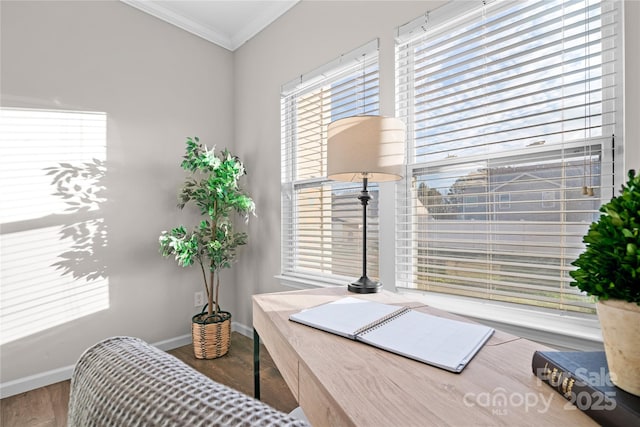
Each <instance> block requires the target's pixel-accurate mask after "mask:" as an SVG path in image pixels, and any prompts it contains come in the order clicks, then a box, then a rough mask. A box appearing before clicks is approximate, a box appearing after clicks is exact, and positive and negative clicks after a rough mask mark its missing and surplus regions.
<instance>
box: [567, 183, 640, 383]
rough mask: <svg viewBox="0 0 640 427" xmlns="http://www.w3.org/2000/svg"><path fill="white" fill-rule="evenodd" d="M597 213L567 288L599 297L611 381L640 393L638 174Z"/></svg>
mask: <svg viewBox="0 0 640 427" xmlns="http://www.w3.org/2000/svg"><path fill="white" fill-rule="evenodd" d="M600 211H601V212H602V215H601V216H600V218H599V219H598V221H596V222H594V223H592V224H591V226H590V227H589V231H588V233H587V234H586V235H585V236H584V239H583V242H584V243H585V244H586V247H585V250H584V252H583V253H582V254H580V256H579V257H578V259H577V260H575V261H574V262H573V263H572V264H573V265H574V266H576V267H577V269H576V270H575V271H572V272H571V273H570V274H571V277H572V278H573V279H574V280H575V281H574V282H572V283H571V285H572V286H577V287H578V288H579V289H580V290H582V291H584V292H586V293H587V294H589V295H593V296H595V297H596V298H597V299H598V302H597V312H598V318H599V319H600V324H601V327H602V337H603V340H604V348H605V353H606V355H607V364H608V365H609V371H610V372H611V380H612V381H613V383H614V384H615V385H616V386H618V387H620V388H621V389H623V390H625V391H628V392H629V393H632V394H635V395H640V175H638V176H636V174H635V171H633V170H630V171H629V181H628V182H627V184H626V185H623V186H622V190H621V191H620V195H619V196H617V197H614V198H612V199H611V201H610V202H608V203H606V204H604V205H602V207H601V208H600Z"/></svg>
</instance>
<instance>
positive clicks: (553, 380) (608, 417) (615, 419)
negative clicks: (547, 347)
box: [531, 351, 640, 427]
mask: <svg viewBox="0 0 640 427" xmlns="http://www.w3.org/2000/svg"><path fill="white" fill-rule="evenodd" d="M531 367H532V368H533V374H534V375H536V376H537V377H538V378H539V379H540V380H541V381H543V382H544V383H546V384H548V385H549V386H551V387H552V388H554V389H555V390H556V391H557V392H558V393H560V394H561V395H562V396H563V397H564V398H565V399H567V401H568V402H567V404H570V405H573V406H575V407H576V408H577V409H579V410H581V411H583V412H584V413H586V414H587V415H589V416H590V417H591V418H593V419H594V420H595V421H596V422H598V423H599V424H601V425H603V426H615V427H618V426H620V427H628V426H640V396H634V395H633V394H631V393H628V392H626V391H624V390H622V389H620V388H618V387H616V386H615V385H614V384H613V383H612V382H611V378H610V374H609V368H608V367H607V358H606V355H605V353H604V351H536V352H535V353H534V355H533V360H532V362H531Z"/></svg>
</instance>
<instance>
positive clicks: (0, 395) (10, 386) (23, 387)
mask: <svg viewBox="0 0 640 427" xmlns="http://www.w3.org/2000/svg"><path fill="white" fill-rule="evenodd" d="M231 330H233V331H236V332H238V333H240V334H242V335H244V336H246V337H249V338H253V328H250V327H248V326H246V325H243V324H242V323H238V322H232V323H231ZM188 344H191V335H189V334H187V335H180V336H178V337H175V338H169V339H167V340H164V341H159V342H156V343H152V345H153V346H155V347H158V348H159V349H160V350H164V351H168V350H173V349H174V348H177V347H182V346H183V345H188ZM74 367H75V364H74V365H69V366H64V367H62V368H57V369H52V370H50V371H46V372H41V373H39V374H35V375H29V376H28V377H23V378H18V379H16V380H12V381H6V382H3V383H0V399H4V398H5V397H9V396H14V395H16V394H20V393H24V392H27V391H30V390H34V389H36V388H40V387H46V386H48V385H51V384H55V383H59V382H60V381H66V380H68V379H71V375H72V374H73V368H74Z"/></svg>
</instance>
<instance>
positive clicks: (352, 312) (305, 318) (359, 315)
mask: <svg viewBox="0 0 640 427" xmlns="http://www.w3.org/2000/svg"><path fill="white" fill-rule="evenodd" d="M399 308H401V307H398V306H395V305H390V304H382V303H379V302H373V301H365V300H362V299H359V298H353V297H346V298H342V299H339V300H337V301H333V302H330V303H327V304H323V305H319V306H316V307H313V308H309V309H306V310H302V311H300V312H299V313H295V314H292V315H291V316H289V319H291V320H293V321H295V322H298V323H302V324H305V325H307V326H311V327H314V328H318V329H322V330H324V331H327V332H331V333H334V334H337V335H341V336H343V337H347V338H351V339H353V338H355V332H356V331H357V330H358V329H360V328H362V327H363V326H365V325H368V324H370V323H372V322H375V321H376V320H378V319H380V318H382V317H384V316H387V315H388V314H390V313H393V312H394V311H397V310H398V309H399Z"/></svg>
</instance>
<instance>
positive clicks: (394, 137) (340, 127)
mask: <svg viewBox="0 0 640 427" xmlns="http://www.w3.org/2000/svg"><path fill="white" fill-rule="evenodd" d="M327 140H328V143H327V175H328V178H329V179H333V180H336V181H362V179H363V178H365V177H366V178H368V180H369V182H383V181H396V180H399V179H401V178H402V166H403V164H404V144H405V125H404V123H403V122H402V120H399V119H396V118H394V117H383V116H353V117H347V118H344V119H340V120H336V121H335V122H332V123H330V124H329V126H328V127H327Z"/></svg>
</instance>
